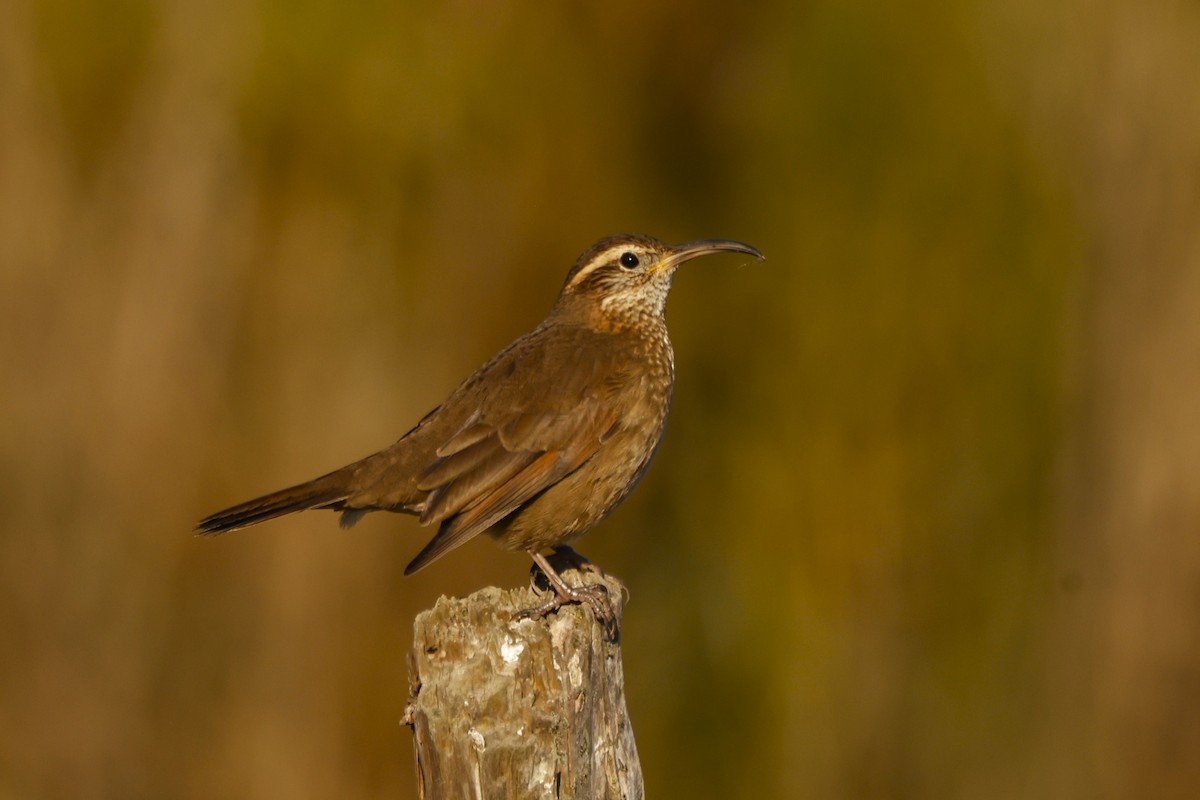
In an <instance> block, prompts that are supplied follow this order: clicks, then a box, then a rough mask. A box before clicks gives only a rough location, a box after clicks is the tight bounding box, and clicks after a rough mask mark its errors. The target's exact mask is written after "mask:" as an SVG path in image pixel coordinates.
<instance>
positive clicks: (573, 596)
mask: <svg viewBox="0 0 1200 800" xmlns="http://www.w3.org/2000/svg"><path fill="white" fill-rule="evenodd" d="M562 549H563V550H566V551H567V554H564V553H562V552H561V551H560V549H559V548H555V556H556V557H558V556H562V557H563V558H571V557H572V556H573V557H574V559H578V563H577V564H575V566H577V567H578V568H580V569H582V570H584V571H587V572H592V573H594V574H598V575H601V576H603V575H604V573H603V572H601V571H600V569H599V567H596V566H594V565H592V564H591V563H590V562H588V561H587V559H584V558H583V557H582V556H580V555H579V554H578V553H576V552H575V551H574V550H572V549H571V548H569V547H564V548H562ZM530 555H532V556H533V560H534V562H536V564H537V567H535V571H534V574H532V575H531V576H530V584H531V586H532V588H533V590H534V591H539V590H541V588H542V587H541V586H539V583H540V581H538V577H543V578H544V579H545V581H546V582H547V583H549V589H550V596H549V597H548V598H547V599H546V600H545V601H544V602H543V603H541V604H540V605H536V606H534V607H532V608H527V609H525V610H524V611H520V612H518V613H517V615H516V617H515V619H542V618H543V617H545V616H546V615H547V614H552V613H554V612H556V611H558V609H560V608H562V607H563V606H565V605H573V604H576V603H586V604H587V605H588V606H589V607H590V608H591V609H592V614H593V615H594V616H595V617H596V620H597V621H598V622H599V623H600V625H601V626H602V627H603V628H604V632H605V634H606V635H607V636H608V638H609V640H610V641H614V642H615V641H616V640H617V637H618V635H619V634H620V631H619V626H618V624H617V613H616V610H615V609H614V608H613V605H612V601H611V600H610V599H609V596H608V587H606V586H604V585H603V584H600V583H589V584H585V585H583V586H570V585H568V584H567V583H566V582H565V581H564V580H563V579H562V576H560V575H559V574H558V572H557V571H556V570H555V569H554V568H553V567H552V566H551V565H550V562H549V561H548V560H547V559H546V557H545V556H543V555H542V554H541V553H536V552H531V553H530ZM556 560H557V558H556ZM584 565H586V566H584ZM617 583H618V584H620V586H621V590H622V591H623V592H624V591H626V590H625V584H623V583H620V581H617Z"/></svg>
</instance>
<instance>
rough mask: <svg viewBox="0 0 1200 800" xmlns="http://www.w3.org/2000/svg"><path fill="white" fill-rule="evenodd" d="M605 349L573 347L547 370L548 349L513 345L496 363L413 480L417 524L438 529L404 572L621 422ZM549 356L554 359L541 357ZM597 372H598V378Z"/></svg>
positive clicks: (558, 476) (463, 537)
mask: <svg viewBox="0 0 1200 800" xmlns="http://www.w3.org/2000/svg"><path fill="white" fill-rule="evenodd" d="M604 349H606V348H597V349H596V350H593V349H592V348H587V347H584V348H581V349H580V350H578V351H576V352H575V353H574V356H575V358H574V359H572V360H569V361H567V362H565V363H566V364H567V366H565V367H564V366H563V363H564V362H561V361H558V362H557V363H558V364H559V367H558V368H557V370H555V371H556V373H557V374H549V373H548V372H547V370H546V369H545V362H546V361H547V360H548V359H547V355H548V354H547V353H546V351H544V350H540V349H534V350H532V351H526V352H525V353H517V354H515V355H514V356H513V361H512V363H511V365H510V364H501V365H498V367H499V369H500V370H502V373H501V374H506V375H507V376H508V377H507V378H506V379H505V380H504V381H501V382H499V383H498V384H496V383H493V384H492V385H490V386H489V391H488V394H487V395H486V396H484V397H481V398H479V400H478V411H477V413H475V414H473V415H472V416H471V417H470V418H469V419H468V421H467V423H466V424H465V425H464V426H463V427H462V428H461V429H460V430H459V431H457V432H456V433H455V434H454V435H453V436H451V437H450V438H449V439H448V440H447V441H446V442H445V443H443V444H442V445H441V446H440V447H439V448H438V449H437V457H436V458H435V459H434V461H433V462H432V463H430V464H429V465H428V466H427V467H426V468H425V470H424V471H423V472H422V474H421V476H420V478H419V479H418V484H417V485H418V488H419V489H421V490H422V491H425V492H428V495H427V496H426V499H425V504H424V508H423V510H422V513H421V522H422V523H423V524H433V523H439V524H440V526H441V527H440V529H439V530H438V533H437V534H436V535H435V536H434V537H433V539H432V540H431V541H430V542H429V544H428V545H427V546H426V547H425V549H424V550H422V551H421V553H420V554H418V555H417V557H416V558H415V559H413V562H412V563H411V564H409V565H408V568H407V569H406V570H405V573H406V574H410V573H412V572H415V571H417V570H418V569H420V568H422V567H424V566H425V565H427V564H429V563H430V562H431V561H433V560H434V559H436V558H437V557H439V556H441V555H443V554H444V553H446V552H449V551H450V550H452V549H453V548H455V547H457V546H458V545H460V544H462V543H463V542H465V541H467V540H468V539H471V538H472V537H474V536H477V535H478V534H480V533H482V532H483V531H485V530H487V529H488V528H490V527H491V526H493V525H495V524H496V523H497V522H499V521H500V520H502V519H504V518H505V517H506V516H508V515H509V514H511V513H512V512H513V511H515V510H517V509H518V508H520V507H521V506H522V505H523V504H525V503H527V502H529V501H530V500H532V499H533V498H535V497H537V495H539V494H540V493H541V492H543V491H545V490H546V489H548V488H549V487H551V486H553V485H554V484H555V483H557V482H558V481H560V480H562V478H563V477H564V476H566V475H568V474H570V473H571V472H573V471H574V470H576V469H578V468H579V467H580V466H581V465H582V464H584V463H585V462H586V461H587V460H588V459H589V458H591V457H592V455H593V454H595V452H596V451H597V450H598V449H599V448H600V446H601V445H602V444H603V443H604V441H605V439H607V438H608V436H609V435H610V434H611V433H612V431H613V430H614V429H615V428H616V427H617V425H618V424H619V421H620V408H621V405H620V403H619V401H618V399H617V397H616V393H614V391H613V388H614V386H617V385H619V383H620V381H619V379H618V378H616V377H615V375H614V373H613V371H612V370H611V369H610V368H609V367H610V366H611V365H609V364H607V363H603V362H604V361H605V360H606V357H605V355H604V353H603V350H604ZM549 360H550V361H551V362H554V361H557V359H549ZM599 376H603V377H602V378H600V377H599Z"/></svg>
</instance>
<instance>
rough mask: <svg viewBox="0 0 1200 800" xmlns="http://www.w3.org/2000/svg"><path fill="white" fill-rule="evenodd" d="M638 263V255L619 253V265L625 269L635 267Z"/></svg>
mask: <svg viewBox="0 0 1200 800" xmlns="http://www.w3.org/2000/svg"><path fill="white" fill-rule="evenodd" d="M637 265H638V257H637V256H635V255H634V254H633V253H622V254H621V266H622V267H624V268H625V269H636V268H637Z"/></svg>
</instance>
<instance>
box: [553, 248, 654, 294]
mask: <svg viewBox="0 0 1200 800" xmlns="http://www.w3.org/2000/svg"><path fill="white" fill-rule="evenodd" d="M639 249H640V248H638V247H637V246H635V245H631V244H628V243H626V244H619V245H613V246H612V247H609V248H608V249H606V250H601V251H600V252H599V253H597V254H596V256H595V257H594V258H593V259H592V260H591V261H589V262H588V263H587V265H585V266H584V267H583V269H581V270H579V272H576V273H575V277H574V278H572V279H571V283H570V285H571V286H575V285H576V284H578V283H579V282H580V281H581V280H583V279H584V278H586V277H587V276H588V275H591V274H592V273H593V272H595V271H596V270H597V269H598V268H599V267H602V266H604V265H605V264H608V263H609V262H610V261H612V260H613V259H615V258H616V257H617V254H618V253H626V252H633V251H638V250H639Z"/></svg>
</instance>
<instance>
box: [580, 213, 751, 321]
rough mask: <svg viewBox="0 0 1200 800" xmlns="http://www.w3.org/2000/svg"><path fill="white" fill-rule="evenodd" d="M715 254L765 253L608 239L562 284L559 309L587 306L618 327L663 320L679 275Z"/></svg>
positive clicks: (729, 244) (731, 244) (737, 246)
mask: <svg viewBox="0 0 1200 800" xmlns="http://www.w3.org/2000/svg"><path fill="white" fill-rule="evenodd" d="M712 253H742V254H744V255H748V256H752V257H754V258H755V259H756V260H759V261H761V260H762V259H763V255H762V253H760V252H758V250H756V249H754V248H753V247H751V246H750V245H748V244H743V243H741V242H735V241H732V240H730V239H705V240H702V241H698V242H687V243H686V244H680V245H670V244H665V243H663V242H660V241H658V240H657V239H653V238H651V237H649V236H638V235H635V234H620V235H617V236H609V237H607V238H605V239H601V240H600V241H598V242H596V244H594V245H592V246H591V247H590V248H588V250H587V251H586V252H585V253H584V254H583V255H581V256H580V257H579V258H578V259H577V260H576V261H575V265H574V266H573V267H571V271H570V272H568V273H567V279H566V281H565V282H564V283H563V288H562V292H561V293H560V295H559V300H558V307H560V308H564V307H573V308H580V307H581V305H582V307H585V308H587V309H589V310H590V311H591V312H592V313H599V314H600V316H601V317H602V318H605V319H608V320H611V321H612V322H614V323H617V324H620V322H621V321H622V320H627V319H636V318H644V317H648V316H656V317H662V315H663V312H664V310H665V309H666V304H667V293H668V292H669V291H670V289H671V278H672V277H673V276H674V274H675V270H676V269H678V268H679V266H680V265H681V264H683V263H685V262H688V261H691V260H692V259H694V258H699V257H700V256H706V255H710V254H712Z"/></svg>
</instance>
